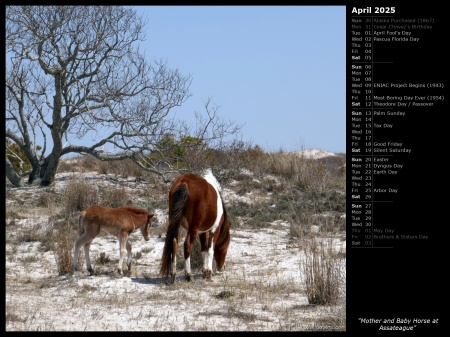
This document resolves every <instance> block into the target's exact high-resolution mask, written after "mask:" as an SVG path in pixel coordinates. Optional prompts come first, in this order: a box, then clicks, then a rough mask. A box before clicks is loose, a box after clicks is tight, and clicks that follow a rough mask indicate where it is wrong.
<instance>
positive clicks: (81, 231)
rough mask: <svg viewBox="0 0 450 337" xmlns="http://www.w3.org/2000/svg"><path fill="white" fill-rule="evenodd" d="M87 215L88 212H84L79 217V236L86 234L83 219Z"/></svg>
mask: <svg viewBox="0 0 450 337" xmlns="http://www.w3.org/2000/svg"><path fill="white" fill-rule="evenodd" d="M85 215H86V211H83V212H81V213H80V215H79V216H78V235H80V236H81V235H82V234H83V233H84V225H83V218H84V216H85Z"/></svg>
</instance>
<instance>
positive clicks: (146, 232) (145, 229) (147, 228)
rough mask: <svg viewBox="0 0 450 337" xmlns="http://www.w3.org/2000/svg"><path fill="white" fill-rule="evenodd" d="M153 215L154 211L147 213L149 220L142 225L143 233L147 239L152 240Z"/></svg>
mask: <svg viewBox="0 0 450 337" xmlns="http://www.w3.org/2000/svg"><path fill="white" fill-rule="evenodd" d="M153 215H154V214H152V213H147V215H146V217H147V220H146V221H145V225H144V226H141V233H142V236H143V237H144V240H145V241H148V240H150V226H151V225H152V218H153Z"/></svg>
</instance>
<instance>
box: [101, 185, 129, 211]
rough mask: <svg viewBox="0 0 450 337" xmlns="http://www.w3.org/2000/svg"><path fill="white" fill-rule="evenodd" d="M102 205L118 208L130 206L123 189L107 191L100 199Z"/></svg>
mask: <svg viewBox="0 0 450 337" xmlns="http://www.w3.org/2000/svg"><path fill="white" fill-rule="evenodd" d="M102 204H103V205H104V206H106V207H113V208H115V207H119V206H122V205H127V204H131V198H130V196H129V194H128V192H127V190H126V189H125V188H124V187H121V188H119V189H111V190H107V191H106V192H105V193H104V195H103V197H102Z"/></svg>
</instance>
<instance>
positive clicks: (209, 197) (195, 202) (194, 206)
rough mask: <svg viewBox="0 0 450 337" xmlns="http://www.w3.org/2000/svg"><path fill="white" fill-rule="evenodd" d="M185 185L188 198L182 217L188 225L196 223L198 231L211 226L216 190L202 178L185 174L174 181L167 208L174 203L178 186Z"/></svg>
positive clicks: (192, 174) (214, 214)
mask: <svg viewBox="0 0 450 337" xmlns="http://www.w3.org/2000/svg"><path fill="white" fill-rule="evenodd" d="M182 185H186V187H187V190H188V192H187V193H188V197H187V201H186V204H185V207H184V217H185V218H186V220H187V222H188V223H189V224H191V223H196V224H198V225H199V226H200V227H202V228H201V229H200V230H202V231H203V230H206V229H207V228H206V227H208V226H209V225H210V226H212V224H213V223H214V221H215V219H216V214H217V198H218V197H219V196H218V192H217V191H216V189H215V188H214V187H213V186H212V185H211V184H210V183H209V182H208V181H207V180H206V179H204V178H203V177H201V176H199V175H196V174H194V173H185V174H183V175H182V176H180V177H179V178H178V179H176V180H175V181H174V182H173V184H172V187H171V189H170V192H169V208H172V207H173V204H174V203H175V202H176V200H174V199H175V198H174V195H175V193H176V191H177V188H179V186H182Z"/></svg>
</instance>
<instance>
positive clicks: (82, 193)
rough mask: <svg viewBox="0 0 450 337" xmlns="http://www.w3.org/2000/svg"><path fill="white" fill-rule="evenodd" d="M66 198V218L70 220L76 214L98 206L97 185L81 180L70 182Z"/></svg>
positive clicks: (65, 194)
mask: <svg viewBox="0 0 450 337" xmlns="http://www.w3.org/2000/svg"><path fill="white" fill-rule="evenodd" d="M64 196H65V200H64V206H65V207H64V209H65V215H66V218H70V217H71V216H72V214H74V213H75V212H80V211H83V210H85V209H86V208H88V207H90V206H92V205H94V204H98V201H99V197H98V192H97V188H96V187H95V185H93V184H91V183H89V182H87V181H85V180H81V179H77V180H73V181H71V182H69V183H68V185H67V186H66V191H65V193H64Z"/></svg>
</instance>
